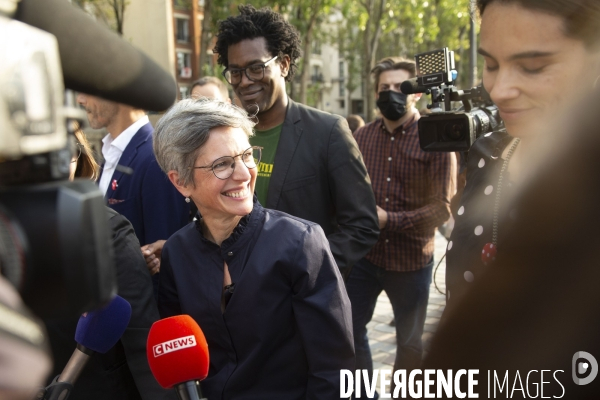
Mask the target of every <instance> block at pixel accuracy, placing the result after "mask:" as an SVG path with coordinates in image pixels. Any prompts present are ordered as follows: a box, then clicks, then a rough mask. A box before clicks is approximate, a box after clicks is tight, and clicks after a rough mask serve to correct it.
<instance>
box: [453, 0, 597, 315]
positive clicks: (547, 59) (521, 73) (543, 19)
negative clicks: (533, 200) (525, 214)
mask: <svg viewBox="0 0 600 400" xmlns="http://www.w3.org/2000/svg"><path fill="white" fill-rule="evenodd" d="M477 6H478V8H479V12H480V15H481V31H480V32H481V38H480V40H481V43H480V47H479V53H480V54H481V55H482V56H483V57H484V59H485V69H484V71H483V84H484V86H485V88H486V89H487V91H488V92H489V94H490V96H491V99H492V100H493V101H494V103H495V104H496V105H497V106H498V108H499V111H500V117H501V118H502V119H503V121H504V124H505V126H506V132H495V133H490V134H486V135H485V137H481V138H479V139H478V140H477V141H476V142H475V144H474V145H473V147H472V148H471V150H470V151H469V155H468V167H467V184H466V187H465V190H464V192H463V195H462V199H461V204H460V207H459V208H458V212H457V215H456V216H455V217H456V224H455V227H454V231H453V233H452V236H451V238H450V241H449V243H448V248H447V250H448V251H447V266H446V287H447V298H448V305H449V308H450V307H451V306H453V304H456V303H457V302H459V300H460V299H461V298H462V297H463V295H464V294H465V293H466V292H467V291H468V290H469V287H470V286H471V285H472V284H473V282H475V281H477V279H478V277H480V276H481V275H482V274H484V273H485V271H486V269H489V268H494V262H495V259H496V258H497V257H498V258H500V257H502V241H503V238H506V236H505V235H506V234H507V232H509V231H510V227H509V225H510V223H509V222H504V225H502V224H501V223H500V222H499V221H500V220H501V218H500V216H502V215H511V216H512V217H516V215H517V212H518V210H509V209H507V207H508V205H507V204H508V202H507V201H506V199H507V198H508V197H509V196H510V194H511V191H512V190H513V188H514V187H515V184H514V183H515V182H516V181H518V179H519V171H523V170H525V169H527V162H528V160H527V159H526V158H525V157H524V156H522V155H523V154H526V153H527V151H528V148H531V147H532V146H535V143H536V139H537V140H539V139H540V136H541V135H544V130H543V128H542V127H543V126H544V124H547V123H548V121H550V120H552V118H554V117H556V116H557V115H560V114H561V113H564V112H565V111H566V110H567V109H568V106H569V105H570V104H573V102H574V100H575V99H577V98H580V97H582V96H584V95H585V94H586V92H589V91H590V90H591V88H592V87H594V85H595V82H596V84H597V80H598V66H599V64H600V52H599V44H600V35H599V34H598V27H599V26H600V2H598V0H477ZM573 122H574V123H575V122H576V121H573ZM565 135H568V132H565ZM548 218H552V216H551V215H549V216H548ZM508 221H510V219H508ZM506 295H507V296H508V295H509V294H508V293H507V294H506Z"/></svg>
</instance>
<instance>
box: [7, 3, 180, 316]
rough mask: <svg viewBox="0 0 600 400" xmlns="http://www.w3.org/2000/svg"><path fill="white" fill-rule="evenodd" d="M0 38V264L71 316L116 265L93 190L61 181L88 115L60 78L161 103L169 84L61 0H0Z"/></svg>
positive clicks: (47, 312) (25, 294) (24, 288)
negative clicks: (76, 131) (77, 127)
mask: <svg viewBox="0 0 600 400" xmlns="http://www.w3.org/2000/svg"><path fill="white" fill-rule="evenodd" d="M0 37H2V40H1V41H0V273H1V275H2V276H3V277H4V278H5V279H7V280H8V281H9V282H10V283H12V285H13V286H14V287H15V288H17V290H18V291H19V294H20V295H21V297H22V298H23V300H24V302H25V304H26V305H27V306H29V308H31V309H32V311H33V312H34V313H35V314H36V315H37V316H39V317H42V318H55V317H67V316H75V315H78V314H81V313H82V312H84V311H89V310H91V309H93V308H96V307H98V306H99V305H102V304H104V303H106V302H108V301H109V300H110V299H111V298H112V297H113V296H114V294H115V292H116V274H115V268H114V265H113V259H112V235H111V232H110V229H109V226H108V217H107V212H106V208H105V202H104V197H103V195H102V193H101V192H100V190H99V189H98V187H97V186H96V185H95V184H94V183H93V182H91V181H89V180H86V179H81V180H75V181H73V182H69V181H68V177H69V166H70V163H71V159H72V156H73V154H74V149H75V139H74V135H72V133H73V130H74V127H75V124H74V122H79V123H80V125H81V124H83V123H85V122H87V118H86V115H85V112H83V111H82V110H79V109H78V108H77V107H76V102H75V95H74V93H73V92H71V91H70V90H66V91H65V87H66V88H68V89H71V90H76V91H81V92H85V93H87V94H91V95H96V96H100V97H103V98H106V99H108V100H113V101H117V102H120V103H125V104H130V105H132V106H135V107H139V108H142V109H146V110H151V111H162V110H165V109H167V108H168V107H170V106H171V105H172V104H173V102H174V101H175V98H176V90H177V89H176V88H177V86H176V84H175V81H174V79H173V77H172V76H171V75H170V74H169V73H167V72H166V71H164V70H162V68H160V67H159V66H158V65H157V64H156V63H154V62H153V61H151V60H150V59H149V58H148V57H147V56H146V55H144V54H143V53H141V52H140V51H139V50H137V49H135V48H133V47H132V46H131V45H130V44H129V43H127V42H126V41H124V40H123V39H121V38H120V37H118V36H117V35H116V34H115V33H113V32H111V31H109V30H108V29H107V28H104V27H102V26H100V25H98V24H96V23H94V22H93V21H91V20H90V18H89V17H88V16H87V15H86V14H85V13H84V12H83V11H81V10H79V9H77V8H76V7H74V6H72V5H71V4H69V2H66V1H64V0H20V1H19V0H7V1H0ZM63 82H64V83H63Z"/></svg>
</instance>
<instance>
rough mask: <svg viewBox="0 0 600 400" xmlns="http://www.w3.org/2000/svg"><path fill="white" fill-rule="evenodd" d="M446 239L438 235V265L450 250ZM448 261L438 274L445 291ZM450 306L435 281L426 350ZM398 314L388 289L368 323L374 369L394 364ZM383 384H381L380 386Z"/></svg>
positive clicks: (436, 254) (386, 367) (425, 344)
mask: <svg viewBox="0 0 600 400" xmlns="http://www.w3.org/2000/svg"><path fill="white" fill-rule="evenodd" d="M447 243H448V242H447V241H446V239H445V238H444V237H443V236H442V235H441V234H439V233H436V236H435V256H434V257H435V265H434V271H435V267H436V266H437V264H438V262H439V261H440V260H441V258H442V256H443V255H444V253H445V252H446V245H447ZM445 276H446V260H444V261H442V263H441V264H440V266H439V268H438V269H437V273H436V281H437V286H438V287H439V288H440V290H442V291H443V292H445V291H446V283H445ZM445 306H446V298H445V296H444V295H442V294H440V293H439V292H438V291H437V290H436V288H435V286H434V283H433V281H432V283H431V288H430V290H429V304H428V306H427V318H426V319H425V330H424V332H423V346H424V348H425V351H427V350H428V349H429V345H430V343H431V339H432V338H433V335H434V334H435V330H436V328H437V326H438V323H439V322H440V317H441V315H442V312H443V311H444V307H445ZM393 316H394V314H393V312H392V306H391V304H390V301H389V300H388V297H387V295H386V294H385V292H382V293H381V295H380V296H379V298H378V299H377V305H376V306H375V313H374V314H373V319H372V320H371V322H369V324H368V325H367V328H368V337H369V344H370V345H371V353H372V355H373V368H374V369H388V370H391V369H392V368H393V367H394V359H395V357H396V331H395V328H394V327H393V326H390V325H389V323H390V321H391V320H392V318H393ZM377 387H379V385H378V386H377Z"/></svg>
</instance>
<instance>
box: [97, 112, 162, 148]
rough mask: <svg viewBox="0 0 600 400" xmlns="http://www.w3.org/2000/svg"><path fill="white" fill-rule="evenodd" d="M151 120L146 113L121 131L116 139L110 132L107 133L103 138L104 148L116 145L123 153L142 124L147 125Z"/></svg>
mask: <svg viewBox="0 0 600 400" xmlns="http://www.w3.org/2000/svg"><path fill="white" fill-rule="evenodd" d="M149 122H150V120H149V119H148V116H147V115H144V116H143V117H142V118H140V119H138V120H137V121H135V122H134V123H133V124H131V125H129V127H128V128H127V129H125V130H124V131H123V132H121V134H120V135H119V136H117V137H116V138H115V139H113V138H112V136H111V135H110V133H109V134H107V135H106V136H104V138H103V139H102V143H103V144H104V146H103V149H104V148H105V147H110V146H114V147H116V148H117V149H119V150H120V151H121V153H123V152H124V151H125V148H126V147H127V145H128V144H129V142H131V139H132V138H133V136H135V134H136V133H137V131H139V130H140V128H141V127H142V126H144V125H146V124H147V123H149Z"/></svg>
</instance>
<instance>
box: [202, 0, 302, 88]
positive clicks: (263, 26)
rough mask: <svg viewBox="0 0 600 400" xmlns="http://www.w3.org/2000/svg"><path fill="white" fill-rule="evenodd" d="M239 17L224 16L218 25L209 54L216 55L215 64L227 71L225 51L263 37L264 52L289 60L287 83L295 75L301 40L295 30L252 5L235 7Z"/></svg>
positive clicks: (266, 10)
mask: <svg viewBox="0 0 600 400" xmlns="http://www.w3.org/2000/svg"><path fill="white" fill-rule="evenodd" d="M238 9H239V10H240V15H237V16H233V17H228V18H227V19H226V20H224V21H221V22H220V23H219V33H218V34H217V44H216V45H215V48H214V49H213V51H214V52H215V53H217V54H218V55H219V57H218V59H217V61H218V63H219V64H220V65H222V66H224V67H225V68H227V66H228V65H229V59H228V56H227V49H228V48H229V46H232V45H234V44H237V43H239V42H241V41H242V40H246V39H256V38H259V37H264V38H265V40H266V42H267V49H268V50H269V52H270V53H271V55H272V56H273V57H275V56H278V59H281V57H283V55H285V54H287V55H288V56H289V57H290V71H289V73H288V74H287V76H286V77H285V80H286V81H291V80H292V78H293V77H294V73H295V72H296V60H297V59H298V58H299V57H300V56H302V50H301V47H300V44H301V40H300V34H299V33H298V30H297V29H296V28H295V27H294V26H292V25H291V24H290V23H289V22H288V21H286V20H285V19H284V18H283V16H282V15H281V14H279V13H276V12H275V11H273V10H271V9H270V8H268V7H264V8H261V9H259V10H257V9H256V8H254V6H252V5H249V4H248V5H241V6H239V7H238Z"/></svg>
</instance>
